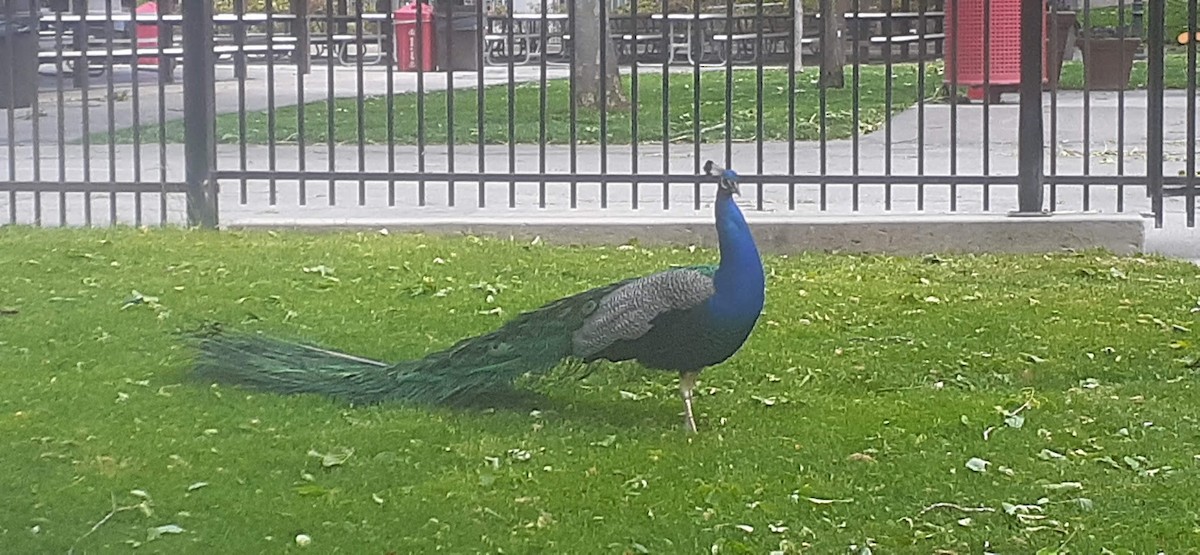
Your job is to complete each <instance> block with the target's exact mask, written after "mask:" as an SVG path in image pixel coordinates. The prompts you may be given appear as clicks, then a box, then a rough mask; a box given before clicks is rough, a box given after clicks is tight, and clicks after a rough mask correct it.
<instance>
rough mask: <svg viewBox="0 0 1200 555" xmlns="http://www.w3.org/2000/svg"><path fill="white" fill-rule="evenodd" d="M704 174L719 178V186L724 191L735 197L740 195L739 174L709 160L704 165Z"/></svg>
mask: <svg viewBox="0 0 1200 555" xmlns="http://www.w3.org/2000/svg"><path fill="white" fill-rule="evenodd" d="M704 173H705V174H708V175H710V176H714V177H716V178H717V186H718V187H719V188H720V190H722V191H726V192H728V193H730V194H733V195H740V194H741V191H740V190H739V189H738V174H737V172H735V171H733V170H729V169H725V168H722V167H721V166H718V165H716V164H714V163H713V161H712V160H709V161H707V162H705V163H704Z"/></svg>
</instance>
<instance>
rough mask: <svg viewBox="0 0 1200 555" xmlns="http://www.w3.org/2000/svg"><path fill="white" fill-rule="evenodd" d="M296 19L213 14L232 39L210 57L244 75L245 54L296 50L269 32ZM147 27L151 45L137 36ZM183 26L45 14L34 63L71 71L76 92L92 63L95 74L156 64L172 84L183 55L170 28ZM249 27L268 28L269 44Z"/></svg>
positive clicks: (137, 18)
mask: <svg viewBox="0 0 1200 555" xmlns="http://www.w3.org/2000/svg"><path fill="white" fill-rule="evenodd" d="M295 20H296V17H295V16H294V15H292V14H286V13H279V14H275V13H271V14H267V13H245V14H240V15H238V14H216V15H214V16H213V24H214V25H216V26H220V27H232V35H233V37H232V40H220V41H215V43H214V46H213V54H215V55H217V56H220V57H226V56H233V57H234V59H235V60H236V61H237V63H238V67H237V68H236V71H237V72H238V75H239V76H244V74H245V67H244V66H245V57H246V56H247V55H248V54H262V55H275V54H278V53H289V54H290V53H293V52H294V51H295V48H296V46H295V40H296V39H295V37H292V36H289V35H288V34H287V33H286V32H282V33H279V34H275V33H273V32H272V29H271V26H273V25H275V24H279V23H283V24H290V23H292V22H294V21H295ZM149 25H155V26H157V29H158V34H157V37H156V38H155V39H153V44H147V42H148V41H147V39H144V38H143V39H140V40H139V39H138V37H137V28H138V27H142V26H149ZM182 25H183V16H182V15H179V14H139V13H131V12H114V13H94V12H93V13H84V14H77V13H63V12H43V13H42V14H41V15H40V17H39V45H40V46H41V48H39V52H38V61H39V62H40V63H52V64H54V65H55V66H56V68H58V70H59V71H69V72H73V74H74V81H75V85H76V87H84V86H87V78H88V76H89V75H95V74H97V73H94V72H93V70H92V68H91V63H92V62H93V61H98V60H99V61H103V65H102V66H101V68H100V69H99V70H98V71H99V72H103V71H104V69H105V68H106V67H110V66H113V65H117V64H121V63H128V64H138V63H140V60H141V59H154V60H155V61H156V63H157V66H158V69H159V71H160V72H161V73H162V74H163V75H164V76H165V79H166V80H167V81H168V82H170V81H172V80H173V74H174V63H175V60H176V59H178V58H182V56H183V48H182V47H181V46H176V45H175V44H174V34H175V33H174V28H175V27H180V26H182ZM248 26H266V27H267V28H268V30H267V32H266V34H265V35H264V36H266V37H267V38H268V40H267V41H266V42H265V43H264V42H261V41H253V40H250V37H248V35H247V34H246V27H248ZM214 38H216V37H214ZM64 66H65V67H64Z"/></svg>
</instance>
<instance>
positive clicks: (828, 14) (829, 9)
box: [820, 0, 846, 89]
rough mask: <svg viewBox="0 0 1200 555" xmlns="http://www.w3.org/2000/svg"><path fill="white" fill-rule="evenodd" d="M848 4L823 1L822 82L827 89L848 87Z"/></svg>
mask: <svg viewBox="0 0 1200 555" xmlns="http://www.w3.org/2000/svg"><path fill="white" fill-rule="evenodd" d="M845 27H846V3H845V2H843V1H841V0H821V81H820V84H821V85H824V86H825V87H829V88H833V89H840V88H843V87H845V86H846V72H845V67H846V41H845V40H844V39H843V32H842V30H843V29H844V28H845Z"/></svg>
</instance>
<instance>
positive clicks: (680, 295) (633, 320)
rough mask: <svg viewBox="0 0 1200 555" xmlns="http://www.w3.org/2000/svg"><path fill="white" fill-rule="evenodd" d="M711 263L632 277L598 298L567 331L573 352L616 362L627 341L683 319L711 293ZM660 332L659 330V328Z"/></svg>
mask: <svg viewBox="0 0 1200 555" xmlns="http://www.w3.org/2000/svg"><path fill="white" fill-rule="evenodd" d="M713 270H714V268H712V267H710V266H693V267H686V268H675V269H671V270H667V271H664V272H659V273H655V274H651V275H648V276H645V277H642V278H638V279H635V280H631V281H629V282H627V283H625V284H624V285H622V286H620V287H617V288H615V289H613V290H612V291H611V292H609V293H607V294H606V295H605V296H604V297H602V298H601V299H600V300H599V302H598V303H597V305H596V308H595V310H594V311H593V312H592V314H591V315H590V316H588V318H587V319H586V320H584V321H583V324H582V325H581V326H580V327H579V328H578V329H577V330H575V332H574V334H572V344H573V350H574V355H575V356H578V357H580V358H583V359H584V360H593V359H595V358H609V359H612V360H621V359H625V358H630V357H632V356H636V353H623V351H624V349H621V348H620V346H621V345H628V344H630V343H631V342H636V341H637V340H638V339H640V338H643V337H645V336H647V334H649V333H650V332H651V331H652V330H653V329H654V328H655V327H656V326H661V325H662V324H663V323H664V322H666V321H678V320H680V319H688V318H689V317H688V315H689V314H691V313H692V312H693V311H694V309H695V308H697V307H699V306H701V305H702V304H703V303H704V302H705V301H706V300H708V298H709V297H711V296H712V295H713V293H715V291H716V290H715V288H714V286H713V280H712V273H713ZM661 331H662V330H660V332H661Z"/></svg>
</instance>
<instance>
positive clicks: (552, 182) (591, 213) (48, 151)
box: [0, 0, 1197, 226]
mask: <svg viewBox="0 0 1200 555" xmlns="http://www.w3.org/2000/svg"><path fill="white" fill-rule="evenodd" d="M52 4H53V5H52ZM4 6H5V11H4V13H3V23H2V24H0V26H2V27H3V33H2V34H0V36H2V37H4V38H0V99H3V100H4V102H3V103H0V114H3V117H4V118H5V123H4V125H3V126H2V127H3V129H4V130H3V131H0V142H3V148H2V149H0V151H2V152H0V156H3V157H4V158H5V163H4V168H5V169H4V175H3V176H2V177H0V223H5V222H7V223H30V224H36V225H109V224H132V225H144V224H152V223H153V224H166V223H180V224H187V223H190V224H200V225H216V224H217V223H220V224H224V225H255V224H266V225H276V224H280V225H306V224H311V225H341V224H364V225H366V224H370V225H375V224H379V225H386V224H387V223H388V222H412V221H417V222H420V221H429V222H434V221H445V220H456V221H463V220H470V221H485V220H487V219H489V218H508V219H533V218H543V217H544V218H564V217H574V218H585V217H606V218H611V217H628V218H674V217H687V216H689V215H694V214H695V213H696V211H697V210H703V209H704V208H705V206H706V202H707V200H708V196H709V194H710V191H708V190H707V189H706V187H705V186H704V185H703V179H702V178H701V177H700V176H699V174H700V171H701V167H702V164H703V162H704V161H705V160H707V159H713V160H715V161H717V162H719V163H723V164H725V165H727V166H729V167H732V168H734V169H736V170H738V171H739V173H741V174H742V175H743V181H744V183H743V187H742V191H743V202H744V203H745V204H746V206H747V208H750V209H752V210H754V211H758V212H762V213H769V214H772V215H774V216H779V217H786V216H791V215H796V216H803V215H816V214H846V215H850V214H868V215H869V214H888V213H1001V214H1003V213H1009V212H1018V213H1025V214H1028V213H1049V212H1078V211H1094V212H1130V213H1145V214H1153V215H1154V217H1155V219H1156V223H1157V224H1159V225H1163V224H1164V222H1169V221H1176V220H1178V221H1182V222H1185V223H1186V225H1188V226H1192V225H1194V215H1195V185H1196V183H1195V182H1196V167H1195V166H1196V163H1195V157H1196V148H1195V146H1196V107H1195V103H1196V46H1195V38H1196V30H1197V25H1196V11H1197V10H1196V0H1184V1H1168V2H1166V3H1163V2H1148V3H1145V4H1143V3H1141V2H1140V1H1139V2H1134V1H1132V0H1118V1H1116V2H1110V1H1107V0H1079V2H1078V3H1077V4H1076V5H1070V4H1062V3H1059V2H1052V3H1049V4H1047V3H1044V2H1039V1H1029V0H1013V1H1009V2H999V1H992V2H983V1H981V0H975V1H951V2H948V3H946V4H943V3H941V2H940V1H935V0H884V1H878V0H847V1H844V2H843V1H837V0H814V1H812V2H810V1H809V0H804V2H800V3H798V2H797V0H788V1H786V2H778V1H772V2H766V1H763V0H756V1H752V2H746V3H734V2H716V3H714V2H712V1H711V0H690V1H688V0H683V1H680V0H662V1H660V2H653V1H652V2H645V1H644V2H640V3H639V2H628V3H622V4H620V6H621V7H619V8H616V7H614V4H609V3H608V2H603V1H601V2H596V1H576V2H565V3H558V2H552V1H551V0H534V1H533V2H529V1H518V0H502V1H498V2H492V3H489V5H487V6H485V5H484V3H483V2H475V3H472V4H466V3H464V2H461V1H459V2H452V1H442V2H437V3H435V4H424V3H420V4H410V5H407V6H390V5H388V4H387V2H374V1H372V2H367V1H365V0H353V1H348V0H314V1H311V2H299V1H296V2H289V1H288V0H227V1H224V2H220V3H218V5H217V6H216V7H214V6H213V4H212V3H209V2H199V1H196V2H194V1H192V0H183V2H182V4H181V5H180V6H175V5H174V4H173V2H171V1H170V0H168V1H166V2H162V3H159V4H152V3H151V4H141V5H140V6H136V7H135V6H126V5H124V4H123V3H121V2H118V1H117V0H72V2H69V3H68V4H65V5H60V4H59V3H57V2H50V3H45V5H43V2H41V1H39V0H33V1H29V0H13V1H11V2H8V3H6V4H4ZM393 8H398V9H395V10H394V9H393ZM523 12H532V13H523ZM31 44H36V48H33V50H32V51H30V50H28V48H29V45H31ZM22 47H25V48H24V49H23V48H22ZM30 52H36V56H35V57H32V58H31V56H29V55H28V54H29V53H30ZM985 53H986V55H985ZM31 60H32V61H31ZM31 67H32V69H33V71H32V72H31ZM31 89H32V90H31Z"/></svg>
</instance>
